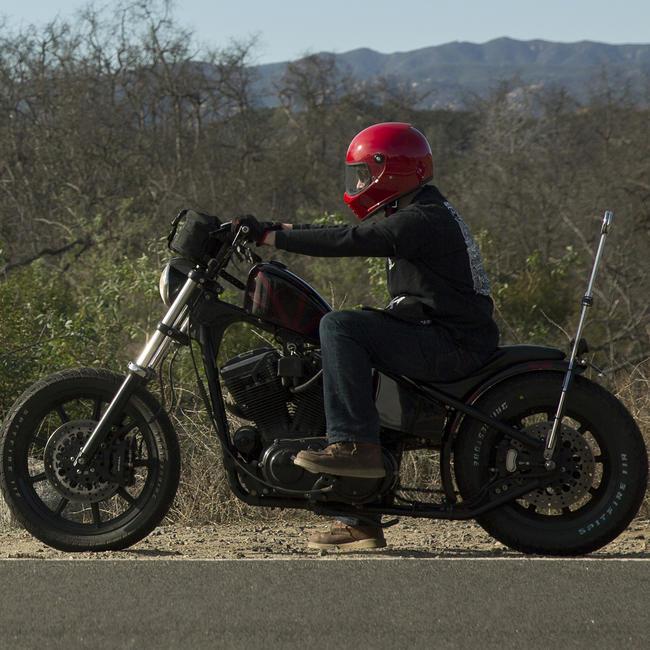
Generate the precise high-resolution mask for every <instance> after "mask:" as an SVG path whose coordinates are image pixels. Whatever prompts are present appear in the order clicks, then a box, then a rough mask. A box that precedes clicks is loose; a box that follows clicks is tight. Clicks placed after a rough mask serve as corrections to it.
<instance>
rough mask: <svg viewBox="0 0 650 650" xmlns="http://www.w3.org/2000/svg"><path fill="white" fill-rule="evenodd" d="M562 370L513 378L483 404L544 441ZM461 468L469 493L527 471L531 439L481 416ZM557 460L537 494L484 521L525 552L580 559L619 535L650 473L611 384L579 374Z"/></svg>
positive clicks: (462, 485) (462, 449) (461, 450)
mask: <svg viewBox="0 0 650 650" xmlns="http://www.w3.org/2000/svg"><path fill="white" fill-rule="evenodd" d="M562 379H563V375H561V374H559V373H552V372H544V373H537V374H529V375H524V376H522V377H516V378H514V379H511V380H509V381H507V382H505V383H503V384H501V385H499V386H497V387H496V388H495V389H493V390H492V391H490V392H489V393H488V394H487V395H485V396H484V397H483V398H482V399H481V400H480V403H479V404H478V407H479V408H480V409H481V410H483V411H484V412H487V413H491V414H492V415H493V417H497V418H498V419H499V420H501V421H503V422H506V423H508V424H509V425H511V426H514V427H517V428H519V429H522V430H524V431H526V432H528V433H529V434H530V435H533V436H538V437H539V438H540V439H542V438H544V436H545V435H546V432H547V431H548V430H549V428H550V427H551V426H552V419H553V414H554V412H555V409H556V407H557V403H558V399H559V396H560V390H561V386H562ZM454 458H455V460H454V467H455V471H456V478H457V481H458V486H459V489H460V492H461V495H462V496H463V498H464V499H468V498H470V497H471V496H472V495H474V494H477V493H478V492H479V490H480V488H481V487H482V486H483V485H485V484H486V483H487V482H488V481H490V480H491V479H493V478H495V477H497V476H503V477H506V478H507V477H508V475H509V473H510V471H511V470H512V469H513V467H514V466H516V467H517V469H520V468H521V467H525V462H526V452H525V451H524V450H523V449H522V445H521V444H519V443H517V442H516V441H512V440H509V439H507V438H506V437H504V436H503V434H501V433H499V432H497V431H495V430H494V429H491V428H489V427H487V426H486V425H483V424H481V423H480V422H477V421H475V420H467V421H466V422H465V423H464V426H463V427H462V429H461V431H460V432H459V437H458V441H457V443H456V448H455V456H454ZM554 460H555V462H556V464H557V465H558V467H559V468H561V469H562V470H563V474H562V477H561V478H559V479H558V480H556V481H555V482H554V483H553V484H552V485H550V486H546V487H544V488H542V489H538V490H534V491H532V492H530V493H528V494H526V495H525V496H524V497H522V498H520V499H517V500H515V501H513V502H511V503H508V504H507V505H504V506H502V507H500V508H498V509H496V510H493V511H491V512H488V513H486V514H484V515H481V516H480V517H478V518H477V520H478V522H479V523H480V524H481V526H482V527H483V528H485V530H486V531H487V532H488V533H490V534H491V535H492V536H493V537H495V538H496V539H498V540H499V541H500V542H502V543H504V544H506V545H507V546H509V547H511V548H513V549H516V550H519V551H522V552H524V553H539V554H543V555H580V554H584V553H589V552H591V551H594V550H596V549H598V548H600V547H602V546H604V545H605V544H607V543H608V542H610V541H612V540H613V539H614V538H615V537H617V536H618V535H619V534H620V533H621V532H622V531H623V530H624V529H625V528H626V527H627V526H628V524H629V523H630V521H631V520H632V519H633V517H634V516H635V515H636V514H637V512H638V510H639V507H640V506H641V503H642V501H643V497H644V494H645V490H646V485H647V478H648V460H647V454H646V449H645V444H644V441H643V437H642V435H641V432H640V431H639V429H638V427H637V425H636V423H635V422H634V419H633V418H632V416H631V415H630V414H629V412H628V411H627V410H626V409H625V407H624V406H623V405H622V404H621V403H620V402H619V401H618V400H617V399H616V398H615V397H614V396H613V395H612V394H611V393H609V392H607V391H606V390H605V389H604V388H602V387H601V386H599V385H598V384H595V383H593V382H591V381H589V380H588V379H585V378H583V377H576V378H575V380H574V383H573V384H572V386H571V388H570V389H569V393H568V397H567V405H566V417H565V418H564V420H563V426H562V430H561V435H560V437H559V439H558V443H557V448H556V456H555V459H554Z"/></svg>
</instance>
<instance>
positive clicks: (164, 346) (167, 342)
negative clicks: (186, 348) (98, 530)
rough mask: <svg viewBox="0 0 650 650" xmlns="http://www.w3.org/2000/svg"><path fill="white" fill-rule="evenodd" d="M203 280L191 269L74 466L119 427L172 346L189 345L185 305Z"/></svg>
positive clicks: (84, 462) (87, 459)
mask: <svg viewBox="0 0 650 650" xmlns="http://www.w3.org/2000/svg"><path fill="white" fill-rule="evenodd" d="M204 281H205V280H204V274H203V273H202V272H200V271H198V270H194V271H191V272H190V273H189V275H188V277H187V281H186V282H185V284H184V285H183V288H182V289H181V291H180V293H179V294H178V296H177V297H176V299H175V300H174V302H173V303H172V305H171V307H170V308H169V309H168V310H167V313H166V314H165V316H164V318H163V319H162V320H161V321H160V323H158V327H157V328H156V331H155V332H154V334H153V336H152V337H151V338H150V339H149V341H148V342H147V344H146V345H145V347H144V349H143V350H142V352H141V353H140V356H139V357H138V358H137V360H136V361H131V362H130V363H129V365H128V374H127V376H126V378H125V379H124V381H123V382H122V385H121V386H120V388H119V390H118V391H117V393H116V395H115V397H114V398H113V400H112V401H111V403H110V404H109V405H108V407H107V409H106V411H105V412H104V414H103V415H102V417H101V418H100V420H99V422H98V423H97V426H96V427H95V428H94V429H93V432H92V433H91V434H90V437H89V438H88V440H87V441H86V444H85V445H84V446H83V448H82V449H81V451H80V452H79V454H78V455H77V458H76V459H75V462H74V464H75V466H80V467H83V466H85V465H88V463H90V461H91V460H92V458H93V456H94V455H95V453H96V452H97V450H98V449H99V447H100V445H101V444H102V442H103V441H104V440H105V438H106V436H107V435H108V432H109V431H110V430H111V429H112V428H113V427H114V426H115V425H116V424H118V419H119V417H120V416H121V414H122V412H123V411H124V408H125V406H126V405H127V404H128V402H129V400H130V399H131V397H132V396H133V394H134V393H135V391H136V390H137V389H138V388H139V387H140V386H141V385H143V384H145V383H146V382H147V381H149V379H151V377H152V376H153V375H154V374H155V371H156V368H157V367H158V366H159V365H160V364H161V363H162V361H163V360H164V359H165V357H166V356H167V353H168V352H169V349H170V347H171V346H172V344H174V343H189V313H188V311H189V310H188V303H189V302H190V300H191V299H192V298H193V296H194V295H195V292H196V291H197V290H198V287H199V285H200V284H202V283H203V282H204Z"/></svg>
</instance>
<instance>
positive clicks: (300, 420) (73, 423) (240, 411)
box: [0, 210, 648, 555]
mask: <svg viewBox="0 0 650 650" xmlns="http://www.w3.org/2000/svg"><path fill="white" fill-rule="evenodd" d="M612 219H613V215H612V213H611V212H606V213H605V217H604V219H603V223H602V226H601V233H600V241H599V246H598V252H597V254H596V258H595V261H594V265H593V269H592V272H591V277H590V280H589V286H588V290H587V293H586V294H585V296H584V297H583V299H582V311H581V317H580V323H579V325H578V328H577V334H576V337H575V340H574V342H573V345H572V347H571V353H570V355H569V358H567V355H566V353H565V352H563V351H561V350H559V349H555V348H551V347H544V346H533V345H508V346H503V347H500V348H498V349H497V351H496V352H495V354H494V355H493V356H492V358H491V359H489V360H488V362H487V363H486V364H485V366H484V367H482V368H481V369H479V370H478V371H476V372H475V373H473V374H472V375H471V376H468V377H465V378H463V379H462V380H458V381H453V382H447V383H442V382H437V383H425V382H421V381H416V380H414V379H412V378H409V377H406V376H401V375H396V374H394V373H391V372H390V371H388V370H386V369H382V368H377V369H376V370H375V371H374V379H375V400H376V405H377V408H378V411H379V413H380V419H381V440H382V447H383V458H384V464H385V469H386V476H385V477H383V478H381V479H367V478H365V479H361V478H350V477H337V476H331V475H326V474H312V473H309V472H306V471H304V470H303V469H302V468H301V467H298V466H296V465H295V464H294V463H293V459H294V457H295V455H296V454H297V453H298V452H299V451H300V450H302V449H321V448H324V447H325V446H326V444H327V441H326V422H325V415H324V411H323V395H322V379H321V377H322V370H321V356H320V349H319V333H318V332H319V322H320V320H321V318H322V317H323V316H324V315H325V314H326V313H327V312H329V311H330V309H331V308H330V306H329V305H328V303H327V302H326V301H325V300H324V299H323V298H322V297H321V296H320V295H319V294H318V293H317V292H316V291H315V290H314V289H313V288H312V287H311V286H309V285H308V284H307V283H306V282H305V281H303V280H302V279H301V278H300V277H298V276H297V275H295V274H294V273H292V272H291V271H290V270H289V269H288V268H287V267H286V266H285V265H284V264H282V263H280V262H277V261H268V262H263V261H261V260H260V258H259V257H258V256H257V255H256V254H255V253H254V252H253V250H252V248H251V246H250V243H249V242H248V241H247V228H246V227H245V226H243V227H239V228H238V229H236V231H235V232H232V231H231V224H230V223H229V222H228V223H222V222H221V221H220V220H219V219H218V218H216V217H212V216H209V215H204V214H199V213H196V212H193V211H191V210H184V211H182V212H181V213H180V214H179V215H178V217H177V218H176V219H175V220H174V221H173V222H172V229H171V232H170V234H169V239H168V241H169V247H170V249H171V250H172V251H174V252H175V253H177V254H178V255H180V257H176V258H174V259H172V260H171V261H170V263H168V264H167V265H166V266H165V268H164V270H163V272H162V275H161V278H160V293H161V297H162V299H163V302H164V303H165V305H166V306H167V308H168V309H167V312H166V314H165V315H164V317H163V319H162V320H161V321H160V323H159V324H158V326H157V329H156V331H155V332H154V333H153V335H152V336H151V338H150V339H149V341H148V342H147V343H146V345H145V347H144V349H143V350H142V352H141V354H140V355H139V356H138V358H137V359H136V360H135V361H133V362H131V363H129V365H128V372H127V373H126V376H122V375H119V374H116V373H113V372H110V371H108V370H99V369H91V368H84V369H70V370H64V371H62V372H57V373H55V374H53V375H51V376H49V377H47V378H45V379H43V380H41V381H39V382H37V383H36V384H34V385H33V386H32V387H30V388H29V389H28V390H27V391H26V392H25V393H24V394H23V395H22V396H21V397H20V398H19V399H18V400H17V401H16V403H15V404H14V405H13V407H12V408H11V410H10V412H9V414H8V417H7V418H6V421H5V423H4V426H3V428H2V432H1V439H0V457H1V458H0V460H1V470H0V471H1V474H0V483H1V487H2V491H3V494H4V497H5V499H6V501H7V503H8V505H9V507H10V509H11V511H12V513H13V514H14V516H15V518H16V519H17V520H18V521H19V522H20V523H21V524H22V525H23V526H24V527H25V528H26V529H27V530H28V531H29V532H30V533H31V534H32V535H34V536H35V537H37V538H38V539H40V540H41V541H43V542H44V543H46V544H48V545H50V546H53V547H54V548H57V549H61V550H64V551H90V550H92V551H102V550H117V549H123V548H126V547H128V546H130V545H132V544H134V543H136V542H137V541H139V540H141V539H142V538H144V537H145V536H146V535H148V534H149V533H150V532H151V531H152V530H153V529H154V528H155V527H156V526H157V525H158V524H159V523H160V522H161V520H162V519H163V517H164V516H165V514H166V513H167V511H168V509H169V507H170V505H171V503H172V501H173V499H174V495H175V493H176V489H177V486H178V482H179V474H180V452H179V442H178V437H177V434H176V432H175V430H174V427H173V426H172V423H171V421H170V418H169V416H168V414H167V413H166V412H165V410H164V408H163V407H162V406H161V403H160V402H159V400H158V399H157V398H156V397H155V396H154V395H153V394H152V393H151V392H150V391H149V390H147V383H148V382H149V381H151V380H152V378H154V377H155V375H156V371H157V370H159V368H160V366H161V364H162V363H163V361H164V360H165V359H166V358H167V357H168V355H169V353H170V351H171V350H173V349H176V350H177V349H178V347H179V346H188V347H189V349H190V352H191V356H192V360H193V361H194V368H195V370H196V376H197V382H198V386H199V393H200V395H201V397H202V399H203V401H204V402H205V407H206V410H207V413H208V416H209V419H210V421H211V423H212V425H213V427H214V433H215V435H216V436H217V438H218V441H219V443H220V445H221V449H222V451H223V466H224V470H225V474H226V476H227V480H228V484H229V487H230V489H231V490H232V492H233V493H234V494H235V495H236V496H237V497H238V498H239V499H241V500H242V501H243V502H245V503H247V504H249V505H252V506H259V507H274V508H297V509H304V510H310V511H313V512H315V513H318V514H321V515H331V516H344V515H347V516H355V517H358V518H360V519H361V520H362V521H363V520H364V518H366V519H367V518H369V517H371V516H375V515H378V514H381V515H386V516H392V517H422V518H432V519H476V521H477V522H478V523H479V524H480V525H481V526H482V527H483V528H484V529H485V530H486V531H487V532H488V533H489V534H490V535H492V536H493V537H494V538H496V539H497V540H499V541H500V542H502V543H503V544H505V545H506V546H509V547H510V548H512V549H516V550H518V551H521V552H524V553H536V554H543V555H579V554H585V553H589V552H592V551H594V550H596V549H598V548H601V547H602V546H604V545H605V544H607V543H608V542H610V541H611V540H613V539H614V538H615V537H616V536H617V535H619V534H620V533H621V532H622V531H623V530H624V529H625V528H626V527H627V525H628V524H629V523H630V521H631V520H632V518H633V517H634V516H635V515H636V513H637V511H638V509H639V507H640V505H641V502H642V500H643V497H644V493H645V488H646V483H647V472H648V467H647V455H646V449H645V445H644V441H643V437H642V435H641V433H640V431H639V429H638V427H637V425H636V423H635V421H634V419H633V418H632V416H631V415H630V413H629V412H628V411H627V410H626V409H625V407H624V406H623V405H622V404H621V402H620V401H619V400H618V399H616V397H615V396H614V395H612V393H610V392H608V391H607V390H606V389H605V388H603V387H602V386H600V385H599V384H597V383H595V382H594V381H592V380H590V379H588V378H587V377H585V376H584V373H585V371H586V369H587V368H588V366H589V362H588V361H587V359H586V357H585V354H586V351H587V349H588V348H587V344H586V341H585V340H584V339H583V338H582V330H583V327H584V324H585V319H586V314H587V311H588V308H589V307H590V305H591V304H592V301H593V291H592V290H593V284H594V280H595V277H596V273H597V269H598V265H599V263H600V259H601V256H602V252H603V246H604V242H605V238H606V235H607V233H608V232H609V229H610V226H611V222H612ZM237 258H239V259H243V260H246V261H247V262H249V263H250V265H251V266H252V268H250V271H249V273H248V278H247V281H246V282H245V283H244V282H242V281H240V280H239V279H238V278H237V277H235V276H234V275H232V274H231V273H229V272H228V270H227V268H228V265H229V263H230V262H231V261H232V260H233V259H237ZM224 283H229V284H230V285H232V286H234V287H235V288H237V289H238V290H240V291H243V294H244V299H243V306H239V305H236V304H231V303H230V302H228V301H227V300H225V299H224V297H223V293H224ZM235 323H246V324H248V325H250V326H253V327H255V328H258V329H259V330H262V331H264V332H266V333H267V335H270V336H271V337H273V338H272V340H273V341H274V342H275V345H267V346H264V347H258V348H255V349H252V350H249V351H246V352H244V353H241V354H238V355H237V356H235V357H234V358H232V359H230V360H228V361H227V362H225V363H223V364H222V365H221V366H220V367H219V365H218V363H217V355H218V352H219V349H220V346H221V343H222V339H223V335H224V332H225V330H226V329H227V328H228V327H229V326H230V325H233V324H235ZM194 347H198V349H200V353H201V360H202V366H203V373H204V374H203V376H201V373H200V371H199V367H198V366H199V364H197V362H196V359H195V356H194V355H195V353H194ZM205 382H207V388H206V386H205ZM224 389H225V390H226V391H227V393H228V394H229V403H228V404H227V403H226V401H225V399H224ZM228 411H231V412H232V414H234V415H235V416H236V418H237V419H238V420H239V421H244V424H243V425H242V426H237V427H235V425H233V424H232V422H233V421H234V419H233V418H230V419H229V418H228V416H227V414H228ZM413 450H418V451H417V453H420V454H425V455H426V454H430V455H431V456H432V457H433V456H436V457H437V458H438V459H439V460H438V462H439V475H440V485H439V486H437V487H435V488H431V486H430V485H428V486H424V487H423V486H422V485H419V486H418V485H415V486H408V485H403V483H402V476H401V473H400V465H401V464H402V461H403V459H404V456H405V454H406V453H407V452H412V451H413ZM432 494H435V495H440V497H441V498H438V499H437V500H434V501H431V495H432ZM419 495H421V496H419ZM427 499H428V500H427ZM392 523H394V522H388V524H385V525H390V524H392Z"/></svg>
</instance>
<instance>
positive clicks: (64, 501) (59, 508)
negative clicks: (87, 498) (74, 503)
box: [54, 497, 70, 516]
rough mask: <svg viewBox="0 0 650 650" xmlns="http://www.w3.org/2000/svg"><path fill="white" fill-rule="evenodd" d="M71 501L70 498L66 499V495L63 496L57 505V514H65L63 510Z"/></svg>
mask: <svg viewBox="0 0 650 650" xmlns="http://www.w3.org/2000/svg"><path fill="white" fill-rule="evenodd" d="M68 503H70V499H66V498H65V497H61V500H60V501H59V504H58V505H57V507H56V510H55V511H54V513H55V514H57V515H59V516H61V515H62V514H63V511H64V510H65V507H66V506H67V505H68Z"/></svg>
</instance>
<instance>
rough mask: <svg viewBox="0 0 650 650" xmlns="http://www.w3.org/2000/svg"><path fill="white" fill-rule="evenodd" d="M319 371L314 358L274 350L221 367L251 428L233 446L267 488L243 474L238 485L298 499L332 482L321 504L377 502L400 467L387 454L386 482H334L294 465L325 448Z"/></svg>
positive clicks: (233, 405)
mask: <svg viewBox="0 0 650 650" xmlns="http://www.w3.org/2000/svg"><path fill="white" fill-rule="evenodd" d="M320 366H321V364H320V358H319V357H318V356H317V354H315V353H310V354H308V355H305V356H299V355H297V354H293V355H282V354H280V352H279V351H278V350H276V349H274V348H270V347H266V348H257V349H255V350H250V351H248V352H244V353H243V354H240V355H238V356H236V357H234V358H232V359H230V360H229V361H228V362H226V363H225V364H224V365H223V366H222V368H221V378H222V379H223V382H224V384H225V385H226V388H227V389H228V392H229V393H230V397H231V399H232V403H230V404H227V406H228V409H229V410H230V411H231V412H232V413H233V414H234V415H236V416H237V417H239V418H242V419H244V420H248V421H250V422H251V423H252V426H250V425H246V426H242V427H240V428H239V429H237V430H236V431H235V432H234V433H233V437H232V441H233V444H234V446H235V447H236V448H237V450H238V451H239V452H240V453H241V454H242V456H243V457H244V459H246V460H247V461H250V462H251V464H252V466H253V467H255V468H256V471H258V472H260V473H261V477H262V478H263V480H264V481H265V483H264V484H263V485H262V486H259V485H256V484H255V482H254V481H252V482H251V479H250V477H248V476H247V475H245V474H243V475H241V476H240V480H241V481H242V483H243V484H244V485H245V486H246V487H247V489H248V490H249V491H250V492H251V493H253V494H254V493H256V492H257V491H258V490H260V489H262V490H264V489H265V486H268V485H276V486H278V488H285V489H289V490H292V491H293V493H294V494H295V493H300V492H303V494H304V495H305V497H307V495H308V493H309V492H310V491H311V490H314V489H316V488H317V487H320V488H322V487H323V486H324V484H323V482H324V481H330V482H331V484H330V485H329V488H328V491H327V492H326V494H327V496H324V497H323V499H328V500H334V501H343V502H345V503H364V502H367V501H372V500H375V499H376V498H377V497H378V495H380V494H383V493H385V492H386V491H387V490H388V489H390V487H391V486H392V485H393V483H394V481H395V477H396V476H397V463H396V461H395V459H394V457H393V456H392V454H391V453H389V452H388V451H387V450H384V464H385V466H386V469H387V475H386V477H385V478H382V479H358V478H349V477H338V478H336V479H333V480H332V477H329V478H324V477H321V476H320V475H318V474H312V473H310V472H307V471H305V470H303V469H302V468H301V467H298V466H296V465H294V463H293V458H294V456H295V455H296V454H297V453H298V452H299V451H300V450H301V449H322V448H324V447H325V446H326V445H327V439H326V438H325V412H324V410H323V387H322V381H321V377H320V372H319V371H320Z"/></svg>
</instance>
